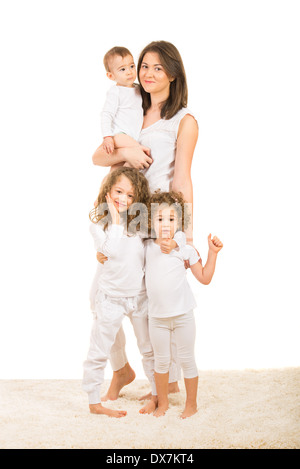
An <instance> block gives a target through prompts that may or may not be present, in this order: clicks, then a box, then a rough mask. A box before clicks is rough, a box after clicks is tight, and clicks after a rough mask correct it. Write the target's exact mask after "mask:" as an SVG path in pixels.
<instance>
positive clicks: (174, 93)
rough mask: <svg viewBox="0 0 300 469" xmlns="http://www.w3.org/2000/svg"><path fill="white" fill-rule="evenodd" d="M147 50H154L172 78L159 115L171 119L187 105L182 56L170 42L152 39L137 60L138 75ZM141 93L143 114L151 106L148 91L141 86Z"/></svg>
mask: <svg viewBox="0 0 300 469" xmlns="http://www.w3.org/2000/svg"><path fill="white" fill-rule="evenodd" d="M147 52H156V53H157V54H158V55H159V57H160V61H161V64H162V66H163V67H164V69H165V71H166V73H167V75H168V76H169V77H170V78H174V80H173V81H172V82H171V83H170V94H169V97H168V99H167V100H166V101H165V102H164V104H163V105H162V108H161V117H162V118H165V119H171V118H172V117H173V116H175V114H176V113H177V112H178V111H180V109H182V108H184V107H187V101H188V88H187V81H186V75H185V69H184V66H183V62H182V58H181V56H180V54H179V52H178V50H177V49H176V47H175V46H174V45H173V44H171V43H170V42H166V41H154V42H151V43H150V44H148V45H147V46H146V47H145V48H144V49H143V50H142V52H141V53H140V57H139V60H138V67H137V72H138V77H139V73H140V70H141V66H142V63H143V59H144V56H145V54H147ZM141 94H142V98H143V109H144V114H146V113H147V110H148V109H149V108H150V106H151V97H150V93H147V92H146V91H145V90H144V89H143V87H142V86H141Z"/></svg>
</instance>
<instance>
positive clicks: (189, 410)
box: [180, 404, 197, 419]
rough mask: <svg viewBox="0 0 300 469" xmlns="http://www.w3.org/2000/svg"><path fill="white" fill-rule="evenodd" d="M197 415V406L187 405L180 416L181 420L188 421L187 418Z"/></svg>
mask: <svg viewBox="0 0 300 469" xmlns="http://www.w3.org/2000/svg"><path fill="white" fill-rule="evenodd" d="M196 413H197V405H196V404H193V405H191V404H186V406H185V409H184V411H183V412H182V414H181V415H180V418H182V419H186V418H187V417H191V416H192V415H194V414H196Z"/></svg>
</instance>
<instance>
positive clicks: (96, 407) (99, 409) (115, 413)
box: [90, 403, 127, 418]
mask: <svg viewBox="0 0 300 469" xmlns="http://www.w3.org/2000/svg"><path fill="white" fill-rule="evenodd" d="M90 412H91V414H99V415H108V417H116V418H121V417H125V415H127V412H126V410H112V409H108V408H107V407H103V405H102V404H100V403H99V404H90Z"/></svg>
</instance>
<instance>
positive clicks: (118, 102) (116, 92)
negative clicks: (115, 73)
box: [101, 84, 144, 140]
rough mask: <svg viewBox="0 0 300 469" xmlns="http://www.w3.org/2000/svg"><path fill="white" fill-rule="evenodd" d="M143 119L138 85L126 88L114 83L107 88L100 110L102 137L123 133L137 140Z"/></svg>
mask: <svg viewBox="0 0 300 469" xmlns="http://www.w3.org/2000/svg"><path fill="white" fill-rule="evenodd" d="M143 119H144V116H143V108H142V97H141V93H140V89H139V86H137V85H136V86H134V87H132V88H128V87H126V86H119V85H116V84H115V85H113V86H112V87H111V88H110V89H109V90H108V92H107V94H106V100H105V103H104V106H103V109H102V112H101V130H102V135H103V137H107V136H114V135H116V134H118V133H125V134H127V135H129V136H130V137H132V138H134V139H135V140H138V138H139V135H140V131H141V128H142V126H143Z"/></svg>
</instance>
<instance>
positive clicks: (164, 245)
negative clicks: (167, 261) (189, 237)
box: [160, 238, 178, 254]
mask: <svg viewBox="0 0 300 469" xmlns="http://www.w3.org/2000/svg"><path fill="white" fill-rule="evenodd" d="M177 247H178V246H177V243H176V241H174V239H169V238H163V239H162V241H161V243H160V250H161V252H163V253H164V254H170V252H171V251H172V250H173V249H175V248H177Z"/></svg>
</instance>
